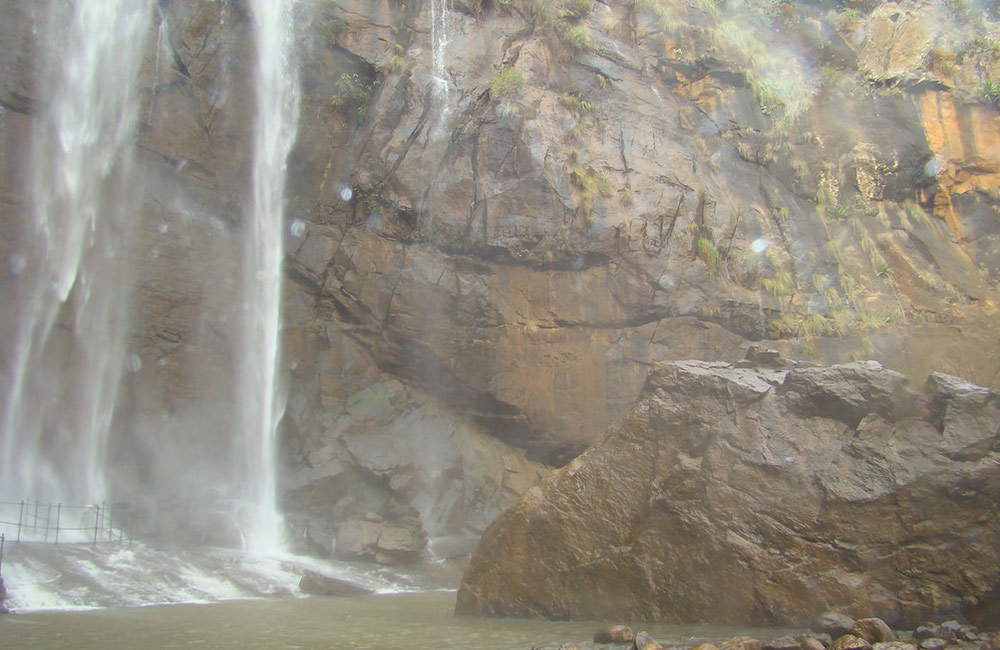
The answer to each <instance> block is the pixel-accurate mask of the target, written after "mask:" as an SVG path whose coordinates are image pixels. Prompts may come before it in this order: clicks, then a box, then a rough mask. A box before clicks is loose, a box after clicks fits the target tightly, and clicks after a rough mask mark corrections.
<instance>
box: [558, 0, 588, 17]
mask: <svg viewBox="0 0 1000 650" xmlns="http://www.w3.org/2000/svg"><path fill="white" fill-rule="evenodd" d="M593 9H594V0H566V4H565V11H566V17H567V18H572V19H575V20H579V19H580V18H583V17H584V16H586V15H587V14H589V13H590V12H591V11H592V10H593Z"/></svg>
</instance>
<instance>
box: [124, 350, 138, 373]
mask: <svg viewBox="0 0 1000 650" xmlns="http://www.w3.org/2000/svg"><path fill="white" fill-rule="evenodd" d="M125 367H126V368H127V369H128V371H129V372H130V373H132V374H133V375H134V374H135V373H137V372H139V371H140V370H142V359H140V358H139V355H137V354H130V355H129V357H128V360H126V362H125Z"/></svg>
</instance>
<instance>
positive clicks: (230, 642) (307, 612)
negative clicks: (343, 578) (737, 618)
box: [0, 591, 787, 650]
mask: <svg viewBox="0 0 1000 650" xmlns="http://www.w3.org/2000/svg"><path fill="white" fill-rule="evenodd" d="M454 605H455V594H454V592H440V591H439V592H423V593H410V594H381V595H375V596H360V597H353V598H326V597H324V598H300V599H274V600H244V601H230V602H223V603H214V604H209V605H172V606H164V607H144V608H132V609H110V610H99V611H92V612H46V613H37V614H23V615H17V616H10V617H6V618H0V647H2V648H32V649H35V648H51V649H53V650H57V649H59V648H103V649H107V650H111V649H114V648H140V647H141V648H143V649H144V650H156V649H159V648H190V647H207V648H220V649H225V648H234V649H239V650H249V649H251V648H356V649H358V650H361V649H365V648H373V649H374V648H378V649H379V650H390V649H396V648H406V649H407V650H425V649H426V650H431V649H433V650H446V649H448V648H463V649H467V648H475V649H476V650H514V649H519V650H527V649H529V648H535V647H541V648H553V649H554V648H558V647H559V645H561V644H563V643H583V642H589V641H590V640H591V639H592V638H593V635H594V632H595V631H596V630H597V629H599V628H600V627H601V626H602V625H603V623H595V622H551V621H538V620H521V619H501V618H479V617H458V616H454V615H453V614H452V610H453V609H454ZM635 627H636V628H637V629H644V630H647V631H649V632H650V634H652V635H653V636H654V638H656V639H657V640H658V641H660V642H661V643H663V644H664V645H666V646H668V647H675V648H690V647H693V646H695V645H697V644H698V643H701V642H702V641H720V640H723V639H727V638H730V637H732V636H735V635H736V634H750V635H753V636H756V637H757V638H765V639H767V638H772V637H776V636H779V635H781V634H783V633H786V632H787V631H785V630H778V629H765V630H749V629H745V628H741V629H737V628H731V627H710V626H704V625H694V626H669V625H648V626H645V625H644V626H638V625H637V626H635ZM606 647H608V648H609V649H610V648H620V647H622V646H606Z"/></svg>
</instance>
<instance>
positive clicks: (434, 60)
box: [431, 0, 452, 121]
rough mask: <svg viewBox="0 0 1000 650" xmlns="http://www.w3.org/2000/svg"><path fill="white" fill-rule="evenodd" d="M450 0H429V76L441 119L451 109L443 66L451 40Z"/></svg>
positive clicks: (448, 85) (447, 82)
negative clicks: (439, 107) (439, 108)
mask: <svg viewBox="0 0 1000 650" xmlns="http://www.w3.org/2000/svg"><path fill="white" fill-rule="evenodd" d="M450 13H451V0H431V77H432V80H433V83H434V86H435V87H434V91H435V99H436V100H437V101H438V102H439V104H440V105H441V112H442V121H443V118H444V117H445V116H447V114H448V112H449V111H450V109H451V97H450V91H451V82H450V81H449V80H448V70H447V68H446V67H445V60H446V54H447V51H448V43H449V42H450V41H451V36H452V35H451V21H450V20H449V18H450V16H449V14H450Z"/></svg>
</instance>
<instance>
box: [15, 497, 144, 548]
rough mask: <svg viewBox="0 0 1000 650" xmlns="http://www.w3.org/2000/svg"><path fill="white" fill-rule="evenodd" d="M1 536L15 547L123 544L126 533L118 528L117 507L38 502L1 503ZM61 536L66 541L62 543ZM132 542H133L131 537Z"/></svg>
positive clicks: (104, 504) (129, 539)
mask: <svg viewBox="0 0 1000 650" xmlns="http://www.w3.org/2000/svg"><path fill="white" fill-rule="evenodd" d="M0 535H2V536H3V537H4V538H6V539H7V540H8V541H13V542H14V543H19V542H22V541H24V542H34V543H38V542H41V543H51V544H60V543H62V544H67V543H69V544H81V543H89V544H93V545H94V546H96V545H97V544H102V543H113V542H117V543H123V542H124V541H125V540H126V535H125V530H124V529H123V528H122V527H120V526H117V527H116V526H115V518H114V507H113V506H112V505H108V504H106V503H105V502H103V501H102V502H101V504H100V505H98V504H96V503H92V504H90V505H85V506H75V505H63V504H62V503H43V502H40V501H38V500H37V499H36V500H35V501H31V500H30V499H29V500H27V501H19V502H11V501H0ZM60 535H61V536H62V539H61V540H60ZM127 539H128V541H129V542H131V541H132V539H131V536H129V537H128V538H127Z"/></svg>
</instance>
